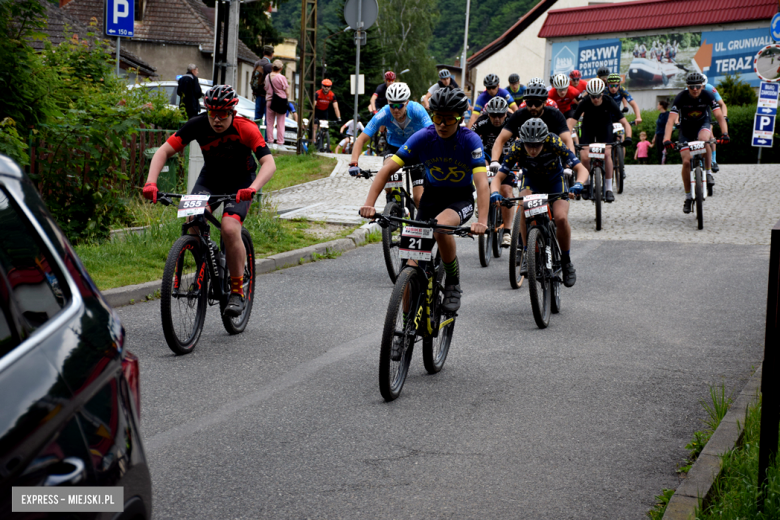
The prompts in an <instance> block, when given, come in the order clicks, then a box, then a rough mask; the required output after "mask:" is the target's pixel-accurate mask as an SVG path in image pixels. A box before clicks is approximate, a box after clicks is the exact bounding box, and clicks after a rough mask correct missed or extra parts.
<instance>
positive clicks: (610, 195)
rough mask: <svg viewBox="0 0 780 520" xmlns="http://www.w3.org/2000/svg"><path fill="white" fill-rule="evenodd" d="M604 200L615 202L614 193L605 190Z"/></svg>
mask: <svg viewBox="0 0 780 520" xmlns="http://www.w3.org/2000/svg"><path fill="white" fill-rule="evenodd" d="M604 200H605V201H607V202H615V194H614V193H612V190H607V194H606V195H605V196H604Z"/></svg>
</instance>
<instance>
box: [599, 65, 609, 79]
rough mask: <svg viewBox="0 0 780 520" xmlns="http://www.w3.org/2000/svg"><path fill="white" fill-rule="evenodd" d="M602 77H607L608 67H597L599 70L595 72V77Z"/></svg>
mask: <svg viewBox="0 0 780 520" xmlns="http://www.w3.org/2000/svg"><path fill="white" fill-rule="evenodd" d="M603 76H609V67H599V70H598V71H596V77H599V78H601V77H603Z"/></svg>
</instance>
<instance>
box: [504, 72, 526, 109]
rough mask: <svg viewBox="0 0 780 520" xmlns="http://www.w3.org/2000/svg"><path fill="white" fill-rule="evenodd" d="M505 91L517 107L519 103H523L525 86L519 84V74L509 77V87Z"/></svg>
mask: <svg viewBox="0 0 780 520" xmlns="http://www.w3.org/2000/svg"><path fill="white" fill-rule="evenodd" d="M507 91H508V92H509V95H510V96H512V99H513V100H514V101H515V104H516V105H517V106H518V107H519V106H520V103H522V102H523V95H524V94H525V85H523V84H521V83H520V75H519V74H510V75H509V87H507Z"/></svg>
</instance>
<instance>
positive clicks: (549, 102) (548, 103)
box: [518, 97, 558, 108]
mask: <svg viewBox="0 0 780 520" xmlns="http://www.w3.org/2000/svg"><path fill="white" fill-rule="evenodd" d="M544 106H546V107H550V108H558V103H556V102H555V101H553V100H552V99H550V98H549V97H548V98H547V99H546V100H545V101H544ZM525 107H526V104H525V101H523V102H522V103H520V106H519V107H518V108H525Z"/></svg>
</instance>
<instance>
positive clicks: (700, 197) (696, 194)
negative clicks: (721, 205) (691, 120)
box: [674, 139, 722, 229]
mask: <svg viewBox="0 0 780 520" xmlns="http://www.w3.org/2000/svg"><path fill="white" fill-rule="evenodd" d="M721 142H722V141H720V140H718V139H710V140H709V141H688V142H687V143H686V142H685V141H676V142H675V143H674V149H675V151H680V149H681V148H683V147H684V146H686V145H687V146H688V150H689V151H690V152H691V191H692V192H693V200H694V203H695V204H694V206H695V207H696V224H697V227H698V228H699V229H704V201H705V200H707V195H712V189H711V188H710V189H705V187H704V186H705V184H706V183H707V179H705V178H704V157H705V155H706V153H707V146H706V145H708V144H713V143H718V144H720V143H721Z"/></svg>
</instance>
